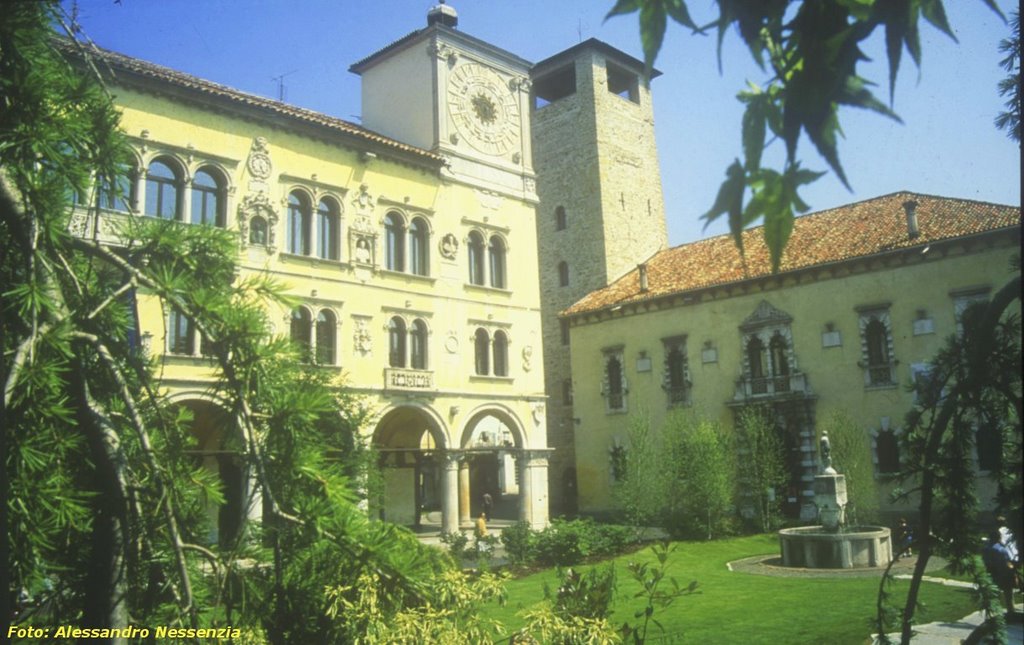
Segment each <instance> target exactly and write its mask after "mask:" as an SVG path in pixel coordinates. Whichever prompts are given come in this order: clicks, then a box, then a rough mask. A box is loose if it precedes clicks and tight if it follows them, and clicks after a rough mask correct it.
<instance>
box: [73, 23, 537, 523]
mask: <svg viewBox="0 0 1024 645" xmlns="http://www.w3.org/2000/svg"><path fill="white" fill-rule="evenodd" d="M454 24H455V16H454V12H453V11H451V9H450V8H449V7H445V6H443V5H442V6H439V7H435V8H434V9H433V10H431V13H430V15H429V16H428V25H427V26H426V27H425V28H423V29H420V30H418V31H416V32H414V33H412V34H409V35H408V36H406V37H405V38H403V39H401V40H399V41H397V42H395V43H393V44H392V45H389V46H388V47H386V48H384V49H382V50H381V51H379V52H377V53H375V54H373V55H371V56H369V57H367V58H366V59H364V60H362V61H360V62H359V63H357V64H356V65H354V66H353V68H352V71H353V72H355V73H357V74H359V75H361V77H362V80H363V89H364V92H363V103H364V108H363V121H364V124H366V125H365V126H359V125H354V124H352V123H348V122H346V121H342V120H339V119H336V118H333V117H329V116H325V115H323V114H318V113H314V112H311V111H308V110H304V109H300V108H296V107H293V106H289V105H286V104H283V103H280V102H277V101H272V100H268V99H265V98H262V97H258V96H253V95H249V94H245V93H242V92H239V91H236V90H234V89H231V88H228V87H224V86H222V85H218V84H215V83H211V82H208V81H205V80H202V79H198V78H195V77H192V76H189V75H186V74H183V73H180V72H177V71H174V70H170V69H167V68H163V67H159V66H156V65H153V64H150V63H147V62H144V61H140V60H137V59H132V58H129V57H126V56H123V55H120V54H116V53H113V52H108V51H96V52H95V63H96V67H97V68H98V69H100V70H103V71H104V73H106V72H107V71H109V72H111V73H110V74H108V78H109V81H108V82H109V84H110V87H111V89H112V92H113V94H114V98H115V103H116V105H117V107H118V109H119V110H120V112H121V115H122V127H123V129H124V131H125V132H126V133H127V135H128V137H129V139H130V141H131V143H132V145H133V148H134V151H135V155H136V157H135V160H134V164H133V165H134V168H133V169H132V170H133V171H134V176H135V177H136V179H135V180H134V181H131V182H129V183H130V185H128V186H126V187H125V188H126V193H127V194H129V195H130V198H129V199H127V200H115V199H109V198H105V199H102V200H101V201H102V202H103V203H101V208H102V212H103V218H102V219H101V223H100V231H99V234H100V235H101V236H105V237H107V238H108V239H111V240H112V241H113V237H112V234H111V231H112V230H113V229H112V228H111V227H110V226H109V224H110V222H112V221H114V220H116V219H117V218H119V217H131V216H148V217H158V218H165V219H172V220H176V221H179V222H181V224H182V225H183V226H186V225H202V224H205V225H211V226H219V227H224V228H226V229H228V230H231V231H235V232H237V234H238V243H239V260H240V263H241V267H242V272H243V274H244V273H248V272H263V271H267V272H269V273H270V274H271V275H272V276H273V277H275V278H277V279H278V280H279V281H282V282H284V283H285V284H287V285H288V289H289V292H290V293H291V294H292V295H294V296H295V297H296V298H298V299H300V300H301V303H302V304H301V305H300V306H298V307H297V308H295V309H294V310H292V311H275V312H273V314H272V319H273V320H276V321H277V322H276V331H277V332H279V333H281V334H287V335H290V336H291V337H292V338H293V339H294V340H296V341H297V342H298V343H300V344H302V345H304V346H306V347H307V348H308V349H309V356H310V360H311V361H312V362H314V363H315V364H316V365H318V366H320V367H321V368H322V369H324V370H329V371H331V372H334V373H337V374H338V375H339V376H343V377H344V379H345V381H346V382H347V384H348V385H349V387H350V389H351V390H352V391H354V392H355V393H357V394H360V395H363V396H364V397H365V398H366V400H367V401H368V402H369V404H370V406H371V408H372V410H373V418H372V421H371V423H370V424H369V425H368V426H367V427H366V428H365V429H364V431H365V434H366V436H367V437H368V438H369V439H370V440H371V441H372V443H373V445H374V446H375V447H376V448H377V449H378V450H379V451H380V453H381V454H382V455H383V456H384V458H385V459H384V461H385V468H384V470H385V488H386V491H385V500H384V504H383V508H382V509H379V514H380V516H381V517H383V518H385V519H387V520H390V521H393V522H396V523H400V524H417V523H419V521H420V515H421V513H420V510H421V509H428V510H429V509H431V508H434V509H440V511H441V524H442V528H443V529H445V530H449V531H451V530H456V529H458V528H459V526H460V524H465V525H466V526H469V525H471V521H470V518H471V511H472V510H475V508H476V507H477V506H478V505H479V504H480V503H481V502H482V498H483V494H484V493H485V492H489V493H491V494H492V496H494V497H496V498H498V499H501V498H502V497H506V498H508V504H507V505H506V506H511V507H512V508H515V509H517V510H512V511H510V516H511V519H516V518H518V519H523V520H526V521H528V522H529V523H530V524H531V525H533V526H535V527H542V526H544V525H546V523H547V518H548V515H547V512H548V509H547V458H548V453H549V450H548V448H547V441H546V436H547V431H546V422H545V412H544V409H545V398H544V381H543V374H542V368H543V359H542V345H541V326H540V297H539V290H538V284H539V280H538V275H537V266H538V262H537V241H536V230H535V224H534V215H535V204H536V202H537V197H536V193H535V183H534V172H533V169H532V167H531V159H532V155H531V151H530V137H529V128H530V109H529V82H528V75H529V63H528V62H527V61H524V60H522V59H520V58H518V57H516V56H514V55H512V54H509V53H508V52H505V51H503V50H500V49H498V48H495V47H493V46H491V45H488V44H486V43H483V42H481V41H479V40H477V39H474V38H472V37H471V36H468V35H466V34H464V33H462V32H459V31H456V30H455V29H454V28H453V27H454ZM67 51H68V52H69V53H74V48H73V47H71V46H67ZM398 88H401V93H402V100H401V101H396V100H394V93H395V92H396V91H397V89H398ZM79 215H80V217H78V219H76V220H75V226H76V230H77V232H78V233H80V234H83V235H91V234H93V231H92V230H90V223H89V221H88V219H87V218H86V217H85V213H84V211H83V212H82V213H79ZM139 312H140V319H141V326H142V328H143V331H144V333H145V335H146V336H145V337H146V338H148V339H149V343H150V351H151V352H152V353H153V354H155V355H158V356H159V357H160V358H161V362H162V375H163V383H164V384H165V385H166V387H167V388H168V389H169V391H170V392H171V393H172V397H173V400H175V401H178V402H180V403H181V404H182V405H185V406H188V407H190V408H191V409H193V410H194V411H195V432H196V434H197V436H198V437H199V439H200V444H201V445H200V447H201V453H202V456H203V459H204V460H205V462H206V463H207V465H208V466H209V467H210V468H212V469H215V470H218V471H219V472H220V474H221V476H222V478H223V479H224V481H225V484H226V487H225V488H226V496H227V499H228V504H226V505H225V506H224V507H221V508H211V509H210V513H211V515H216V516H217V517H218V520H219V522H218V525H219V528H220V530H221V531H223V532H231V531H233V530H234V527H236V526H237V525H238V523H239V522H240V520H241V519H242V516H243V514H244V513H249V514H250V515H252V516H253V517H256V516H258V507H259V505H258V504H256V503H255V501H256V500H255V497H254V496H255V494H256V493H255V491H253V490H252V486H251V482H250V479H249V477H248V475H247V473H245V472H244V465H243V464H242V463H241V462H240V461H239V460H238V458H237V457H236V456H235V455H234V454H232V453H231V451H230V450H228V449H227V445H226V444H225V441H226V440H227V439H228V436H227V435H228V434H229V431H228V430H227V425H226V424H225V423H224V418H223V414H222V412H221V410H220V409H219V408H218V405H217V401H215V400H211V399H210V397H209V396H208V395H207V394H206V390H207V387H206V386H207V384H208V382H209V376H210V372H209V363H208V361H207V360H206V359H204V358H203V356H202V347H201V342H200V339H199V338H197V336H196V334H195V331H194V330H193V329H192V326H191V324H190V323H189V321H188V320H186V319H184V318H183V317H178V316H176V315H174V314H173V313H172V314H170V315H169V316H167V317H165V314H164V309H163V308H162V307H161V304H160V303H159V302H156V301H153V299H148V300H147V299H146V298H144V297H142V298H140V302H139ZM513 501H515V505H514V506H512V502H513ZM501 507H502V506H501V505H500V504H499V508H501Z"/></svg>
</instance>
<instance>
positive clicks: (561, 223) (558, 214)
mask: <svg viewBox="0 0 1024 645" xmlns="http://www.w3.org/2000/svg"><path fill="white" fill-rule="evenodd" d="M568 225H569V224H568V221H567V220H566V216H565V206H559V207H557V208H556V209H555V230H556V231H564V230H565V229H566V228H567V227H568Z"/></svg>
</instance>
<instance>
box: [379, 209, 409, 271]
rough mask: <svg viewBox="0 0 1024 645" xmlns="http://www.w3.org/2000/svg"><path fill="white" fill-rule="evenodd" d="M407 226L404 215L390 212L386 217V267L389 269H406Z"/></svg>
mask: <svg viewBox="0 0 1024 645" xmlns="http://www.w3.org/2000/svg"><path fill="white" fill-rule="evenodd" d="M404 246H405V226H404V225H403V223H402V216H401V215H399V214H398V213H394V212H392V213H388V214H387V215H386V216H385V217H384V268H386V269H388V270H389V271H404V270H405V249H404Z"/></svg>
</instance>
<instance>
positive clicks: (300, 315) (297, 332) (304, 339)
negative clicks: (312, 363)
mask: <svg viewBox="0 0 1024 645" xmlns="http://www.w3.org/2000/svg"><path fill="white" fill-rule="evenodd" d="M311 327H312V320H311V318H310V315H309V312H308V311H306V309H305V307H296V308H295V309H292V323H291V330H290V331H291V333H290V338H291V339H292V342H293V343H295V344H296V345H297V346H298V347H299V352H300V354H301V360H303V361H308V360H309V349H310V347H309V342H310V340H311V337H312V333H311V332H312V329H311Z"/></svg>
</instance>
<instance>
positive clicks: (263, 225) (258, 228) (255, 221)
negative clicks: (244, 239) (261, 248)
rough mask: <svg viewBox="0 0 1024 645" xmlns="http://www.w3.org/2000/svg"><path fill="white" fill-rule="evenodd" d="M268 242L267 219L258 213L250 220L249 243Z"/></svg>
mask: <svg viewBox="0 0 1024 645" xmlns="http://www.w3.org/2000/svg"><path fill="white" fill-rule="evenodd" d="M266 243H267V220H265V219H263V217H262V216H261V215H256V216H255V217H253V218H252V220H250V221H249V244H261V245H262V244H266Z"/></svg>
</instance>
